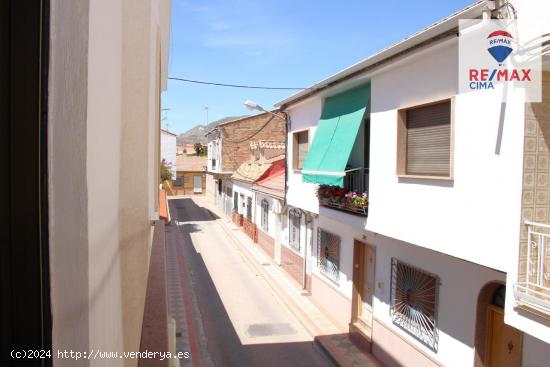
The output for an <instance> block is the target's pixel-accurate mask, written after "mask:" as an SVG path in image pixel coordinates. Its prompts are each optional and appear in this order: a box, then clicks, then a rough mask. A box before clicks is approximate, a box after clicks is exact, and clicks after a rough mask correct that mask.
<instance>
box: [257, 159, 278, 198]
mask: <svg viewBox="0 0 550 367" xmlns="http://www.w3.org/2000/svg"><path fill="white" fill-rule="evenodd" d="M285 164H286V161H285V160H284V159H280V160H278V161H275V162H273V163H271V167H269V169H268V170H267V171H266V172H265V173H264V174H263V175H262V176H261V177H260V178H259V179H258V180H256V182H254V184H253V185H252V190H254V191H259V192H263V193H265V194H268V195H271V196H275V197H277V198H284V196H285Z"/></svg>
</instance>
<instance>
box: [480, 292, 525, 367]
mask: <svg viewBox="0 0 550 367" xmlns="http://www.w3.org/2000/svg"><path fill="white" fill-rule="evenodd" d="M505 298H506V286H505V285H504V284H503V283H501V282H491V283H488V284H486V285H485V286H484V287H483V288H482V289H481V291H480V292H479V296H478V300H477V315H476V335H475V357H474V358H475V359H474V367H496V366H498V367H520V366H521V351H522V333H521V331H519V330H517V329H516V328H513V327H511V326H509V325H506V324H505V323H504V302H505V301H504V300H505Z"/></svg>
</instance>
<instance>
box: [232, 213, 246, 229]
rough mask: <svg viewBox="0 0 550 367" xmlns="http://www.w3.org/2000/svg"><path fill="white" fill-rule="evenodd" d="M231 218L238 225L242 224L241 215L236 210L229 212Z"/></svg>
mask: <svg viewBox="0 0 550 367" xmlns="http://www.w3.org/2000/svg"><path fill="white" fill-rule="evenodd" d="M231 220H232V221H233V223H235V224H236V225H238V226H239V227H242V226H243V215H242V214H239V213H237V212H233V213H231Z"/></svg>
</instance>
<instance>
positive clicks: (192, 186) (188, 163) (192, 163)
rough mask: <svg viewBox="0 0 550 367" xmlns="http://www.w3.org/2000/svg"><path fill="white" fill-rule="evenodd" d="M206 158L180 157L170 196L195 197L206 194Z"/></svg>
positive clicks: (177, 160) (177, 161)
mask: <svg viewBox="0 0 550 367" xmlns="http://www.w3.org/2000/svg"><path fill="white" fill-rule="evenodd" d="M206 162H207V161H206V157H199V156H196V155H195V156H187V155H180V156H178V157H177V158H176V177H175V179H174V180H173V181H172V187H171V190H170V192H169V193H170V194H172V195H196V194H204V193H205V192H206Z"/></svg>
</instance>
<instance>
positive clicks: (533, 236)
mask: <svg viewBox="0 0 550 367" xmlns="http://www.w3.org/2000/svg"><path fill="white" fill-rule="evenodd" d="M525 224H526V225H527V243H526V245H525V249H524V251H522V253H521V254H520V267H519V269H520V271H519V277H518V282H517V283H516V284H514V297H515V299H516V303H517V305H518V306H524V307H527V308H529V309H531V310H534V311H536V312H538V313H541V314H543V315H544V316H550V225H549V224H541V223H534V222H529V221H526V222H525Z"/></svg>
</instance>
